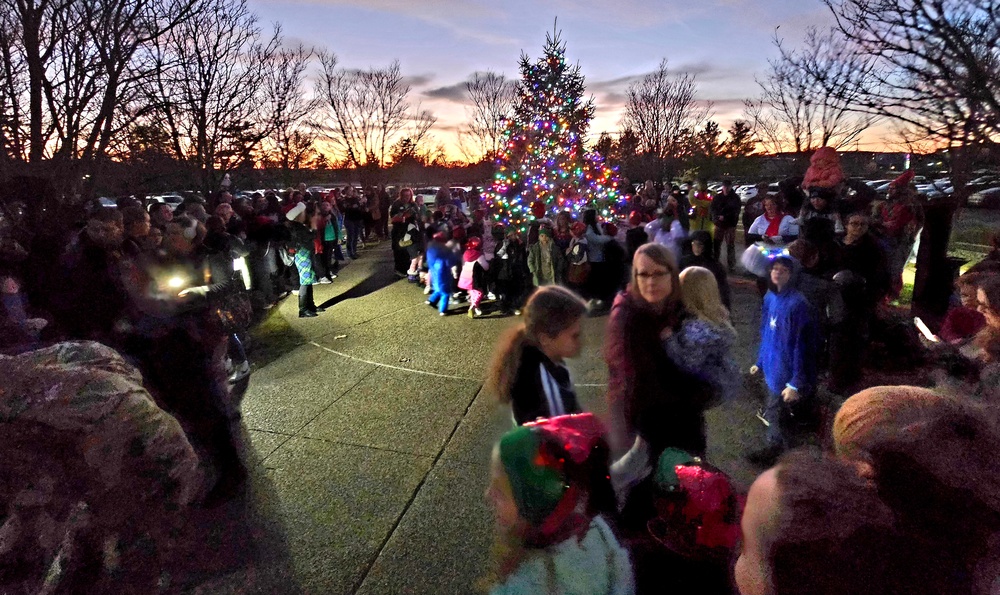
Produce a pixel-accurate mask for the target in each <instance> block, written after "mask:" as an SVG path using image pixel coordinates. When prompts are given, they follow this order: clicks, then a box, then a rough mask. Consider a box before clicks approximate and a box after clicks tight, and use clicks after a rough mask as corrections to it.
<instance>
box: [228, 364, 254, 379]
mask: <svg viewBox="0 0 1000 595" xmlns="http://www.w3.org/2000/svg"><path fill="white" fill-rule="evenodd" d="M249 373H250V362H243V363H241V364H240V365H238V366H236V367H235V368H233V372H232V373H231V374H230V375H229V382H239V381H240V380H243V379H244V378H246V376H247V375H248V374H249Z"/></svg>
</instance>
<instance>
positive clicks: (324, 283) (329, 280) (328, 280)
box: [316, 277, 333, 285]
mask: <svg viewBox="0 0 1000 595" xmlns="http://www.w3.org/2000/svg"><path fill="white" fill-rule="evenodd" d="M316 283H318V284H320V285H329V284H330V283H333V281H332V280H331V279H327V278H326V277H321V278H320V280H319V281H316Z"/></svg>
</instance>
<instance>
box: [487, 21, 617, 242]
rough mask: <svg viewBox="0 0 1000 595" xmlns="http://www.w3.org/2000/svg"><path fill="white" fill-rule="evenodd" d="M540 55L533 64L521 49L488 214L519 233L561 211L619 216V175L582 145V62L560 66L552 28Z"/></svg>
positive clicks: (561, 52)
mask: <svg viewBox="0 0 1000 595" xmlns="http://www.w3.org/2000/svg"><path fill="white" fill-rule="evenodd" d="M543 54H544V55H543V56H542V57H541V58H540V59H538V60H537V61H535V62H532V61H531V60H530V59H529V58H528V56H527V55H526V54H524V53H522V54H521V60H520V70H521V80H520V82H519V85H518V87H519V99H518V102H517V105H516V107H515V110H514V116H513V118H512V119H511V120H510V121H509V122H508V124H507V130H506V133H505V137H504V140H505V142H504V145H503V147H502V149H501V151H500V154H499V155H498V156H497V173H496V176H495V177H494V180H493V185H492V187H491V188H490V190H489V191H488V192H487V193H486V196H485V200H486V202H487V203H488V204H489V205H490V206H491V212H492V214H493V218H494V220H495V221H497V222H498V223H501V224H503V225H514V226H516V227H518V228H520V229H521V230H525V229H527V227H528V225H529V223H530V222H531V221H533V220H535V219H541V218H543V217H550V218H551V217H554V216H555V214H556V213H558V212H559V211H562V210H569V211H570V212H571V213H573V215H574V217H578V216H580V215H581V213H582V211H583V210H584V209H586V208H596V209H597V210H598V212H599V213H600V214H601V215H602V216H604V217H613V216H617V215H618V214H619V212H618V211H619V208H622V209H623V208H624V202H623V199H622V196H621V193H620V192H619V186H620V182H619V179H618V174H617V172H616V171H615V170H614V169H613V168H611V167H610V166H608V165H606V164H605V163H604V159H603V158H602V157H601V156H600V154H598V153H588V152H587V151H586V150H585V148H584V141H585V140H586V135H587V128H588V127H589V125H590V120H591V118H592V117H593V116H594V102H593V99H587V100H584V98H583V93H584V77H583V75H582V74H580V66H579V65H575V66H570V65H568V64H567V63H566V58H565V54H566V44H565V43H564V42H562V41H561V40H560V38H559V35H558V33H554V34H552V35H546V39H545V47H544V50H543Z"/></svg>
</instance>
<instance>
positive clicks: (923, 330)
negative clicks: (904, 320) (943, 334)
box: [913, 316, 941, 343]
mask: <svg viewBox="0 0 1000 595" xmlns="http://www.w3.org/2000/svg"><path fill="white" fill-rule="evenodd" d="M913 324H915V325H916V326H917V330H918V331H920V334H922V335H923V336H924V337H926V338H927V340H928V341H931V342H934V343H940V342H941V339H939V338H938V337H937V335H935V334H934V333H932V332H931V329H930V328H928V327H927V325H926V324H924V321H923V320H920V317H919V316H916V317H914V318H913Z"/></svg>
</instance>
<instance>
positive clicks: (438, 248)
mask: <svg viewBox="0 0 1000 595" xmlns="http://www.w3.org/2000/svg"><path fill="white" fill-rule="evenodd" d="M426 259H427V271H428V274H429V275H430V279H431V287H432V288H433V289H435V290H437V291H444V292H447V293H451V292H452V290H453V289H454V286H455V285H454V284H455V277H454V276H452V274H451V269H452V267H455V266H458V264H459V257H458V254H455V252H454V251H453V250H451V249H450V248H448V246H446V245H444V244H442V243H441V242H431V243H430V244H428V245H427V255H426Z"/></svg>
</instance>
